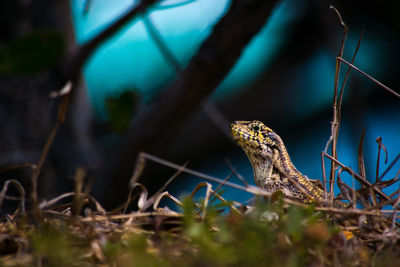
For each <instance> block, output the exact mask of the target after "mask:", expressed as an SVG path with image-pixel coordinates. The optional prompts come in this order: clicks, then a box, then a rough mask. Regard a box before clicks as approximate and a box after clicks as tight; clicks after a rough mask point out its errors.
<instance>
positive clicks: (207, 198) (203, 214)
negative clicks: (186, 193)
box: [190, 182, 212, 220]
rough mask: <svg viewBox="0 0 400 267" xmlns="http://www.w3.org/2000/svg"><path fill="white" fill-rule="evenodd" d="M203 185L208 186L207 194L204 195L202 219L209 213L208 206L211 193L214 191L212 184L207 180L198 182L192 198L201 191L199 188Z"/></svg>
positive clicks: (191, 195)
mask: <svg viewBox="0 0 400 267" xmlns="http://www.w3.org/2000/svg"><path fill="white" fill-rule="evenodd" d="M203 187H206V195H205V197H204V203H203V212H202V215H201V219H202V220H204V219H205V217H206V215H207V207H208V201H209V199H210V194H211V192H212V185H211V184H210V183H207V182H201V183H198V184H197V186H196V187H195V188H194V189H193V191H192V193H191V194H190V198H193V197H194V195H195V194H196V193H197V191H199V189H200V188H203Z"/></svg>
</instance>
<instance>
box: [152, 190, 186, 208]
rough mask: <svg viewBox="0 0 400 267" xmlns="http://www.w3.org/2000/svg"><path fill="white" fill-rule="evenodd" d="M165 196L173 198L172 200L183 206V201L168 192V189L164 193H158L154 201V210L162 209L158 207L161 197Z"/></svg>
mask: <svg viewBox="0 0 400 267" xmlns="http://www.w3.org/2000/svg"><path fill="white" fill-rule="evenodd" d="M165 197H167V198H169V199H171V200H172V201H173V202H174V203H175V204H177V205H178V206H180V207H183V203H182V201H180V200H179V199H177V198H176V197H174V196H173V195H171V194H170V193H168V192H167V191H165V192H163V193H161V194H159V195H157V197H156V198H155V200H154V203H153V209H154V210H160V208H159V207H158V205H160V201H161V199H163V198H165Z"/></svg>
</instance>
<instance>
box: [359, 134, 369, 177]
mask: <svg viewBox="0 0 400 267" xmlns="http://www.w3.org/2000/svg"><path fill="white" fill-rule="evenodd" d="M364 136H365V128H364V129H363V131H362V134H361V138H360V143H359V144H358V173H360V175H361V176H362V177H364V178H366V177H367V175H366V173H365V162H364V153H363V143H364Z"/></svg>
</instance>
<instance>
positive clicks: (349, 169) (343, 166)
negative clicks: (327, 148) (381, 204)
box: [324, 153, 390, 200]
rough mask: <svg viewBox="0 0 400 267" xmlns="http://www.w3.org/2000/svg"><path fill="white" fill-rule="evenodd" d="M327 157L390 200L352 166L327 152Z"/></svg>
mask: <svg viewBox="0 0 400 267" xmlns="http://www.w3.org/2000/svg"><path fill="white" fill-rule="evenodd" d="M324 155H325V157H328V158H329V159H331V160H333V161H335V163H336V164H338V165H340V166H341V167H342V168H343V169H344V170H345V171H347V172H348V173H350V174H351V175H353V176H354V177H355V178H357V180H358V181H359V182H361V183H362V184H364V185H366V186H368V187H371V188H372V189H373V190H374V191H375V192H377V193H378V194H379V195H381V196H382V197H384V198H385V199H386V200H390V198H389V197H388V196H387V195H386V194H385V193H383V192H382V191H381V190H380V189H378V188H376V187H375V186H374V185H373V184H371V183H370V182H368V181H367V180H366V179H364V178H363V177H361V176H360V175H359V174H357V173H355V172H354V171H353V170H352V169H351V168H349V167H347V166H345V165H344V164H342V163H341V162H339V161H338V160H337V159H335V158H333V157H332V156H331V155H329V154H325V153H324Z"/></svg>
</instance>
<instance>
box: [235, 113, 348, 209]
mask: <svg viewBox="0 0 400 267" xmlns="http://www.w3.org/2000/svg"><path fill="white" fill-rule="evenodd" d="M230 130H231V133H232V136H233V139H234V140H235V141H236V142H237V144H238V145H239V146H240V147H241V148H242V149H243V150H244V152H245V153H246V155H247V157H248V158H249V160H250V163H251V165H252V167H253V175H254V182H255V183H256V185H257V186H259V187H261V188H263V189H265V190H267V191H268V192H276V191H282V193H283V194H284V196H285V197H287V198H289V199H292V200H296V201H299V202H302V203H311V202H323V201H324V191H323V190H322V188H321V187H319V186H318V185H317V184H316V183H315V182H313V181H312V180H310V179H309V178H308V177H307V176H306V175H303V174H302V173H301V172H300V171H298V170H297V169H296V167H295V166H294V165H293V163H292V161H291V160H290V157H289V154H288V152H287V149H286V147H285V145H284V143H283V141H282V139H281V137H280V136H279V135H278V134H277V133H275V132H274V131H273V130H272V129H270V128H269V127H267V126H266V125H265V124H264V123H262V122H260V121H257V120H254V121H235V122H233V123H231V124H230ZM347 205H348V204H347V203H345V202H342V201H339V200H335V201H334V206H336V207H346V206H347Z"/></svg>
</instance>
